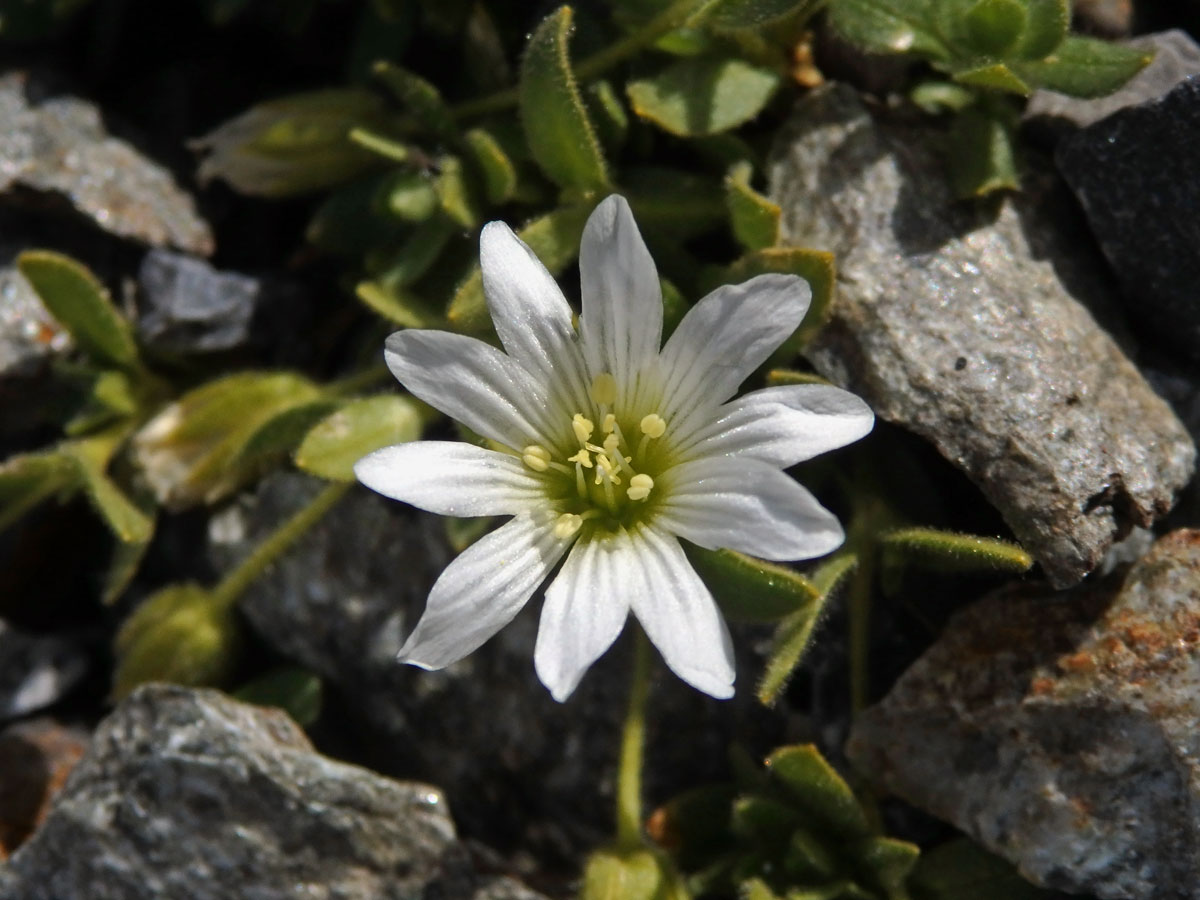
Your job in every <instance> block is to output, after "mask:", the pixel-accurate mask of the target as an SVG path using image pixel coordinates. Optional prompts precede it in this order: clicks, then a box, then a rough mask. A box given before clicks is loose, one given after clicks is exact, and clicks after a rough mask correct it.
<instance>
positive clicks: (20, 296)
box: [0, 247, 73, 434]
mask: <svg viewBox="0 0 1200 900" xmlns="http://www.w3.org/2000/svg"><path fill="white" fill-rule="evenodd" d="M15 255H16V250H15V249H14V248H10V247H4V248H2V249H0V260H2V261H3V262H4V263H5V264H4V265H2V266H0V408H2V409H3V410H4V417H3V418H4V422H3V425H2V426H0V430H3V431H4V432H5V433H8V434H14V433H18V432H21V431H26V430H29V429H32V428H36V427H37V426H38V425H40V424H43V423H44V422H46V421H47V420H48V418H49V416H48V405H47V403H46V399H47V398H46V394H47V393H48V391H47V390H46V388H47V380H46V375H47V374H48V372H49V369H50V365H51V363H52V362H53V361H54V360H55V359H58V358H60V357H62V356H63V355H64V354H66V353H67V352H68V351H69V350H70V349H71V347H72V345H73V342H72V340H71V336H70V335H69V334H68V333H67V332H66V331H65V330H63V328H62V326H61V325H59V324H58V322H57V321H55V319H54V318H53V317H52V316H51V315H50V314H49V313H48V312H46V307H44V306H43V305H42V301H41V300H40V299H39V298H38V295H37V293H35V292H34V290H33V288H32V287H31V286H30V285H29V282H28V281H26V280H25V277H24V276H23V275H22V274H21V273H20V272H19V271H17V268H16V266H14V265H11V261H12V259H13V257H15Z"/></svg>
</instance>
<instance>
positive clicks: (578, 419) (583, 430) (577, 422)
mask: <svg viewBox="0 0 1200 900" xmlns="http://www.w3.org/2000/svg"><path fill="white" fill-rule="evenodd" d="M571 428H573V429H574V430H575V438H576V439H577V440H578V441H579V443H581V444H583V443H585V442H586V441H587V440H588V438H590V437H591V436H592V432H593V431H594V430H595V428H596V426H595V425H593V424H592V420H591V419H585V418H584V417H583V413H575V418H573V419H572V420H571Z"/></svg>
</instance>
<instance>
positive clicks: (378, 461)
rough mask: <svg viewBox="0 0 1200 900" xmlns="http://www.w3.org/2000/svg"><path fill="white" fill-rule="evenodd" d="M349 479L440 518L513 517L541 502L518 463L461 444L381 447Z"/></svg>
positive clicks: (537, 486)
mask: <svg viewBox="0 0 1200 900" xmlns="http://www.w3.org/2000/svg"><path fill="white" fill-rule="evenodd" d="M354 474H355V475H356V476H358V480H359V481H361V482H362V483H363V484H365V485H366V486H367V487H369V488H370V489H371V490H373V491H378V492H379V493H381V494H383V495H384V496H385V497H391V498H392V499H393V500H403V501H404V502H405V503H411V504H412V505H413V506H418V507H420V508H421V509H425V510H428V511H429V512H432V513H437V514H438V515H442V516H502V515H516V514H517V513H519V512H522V511H524V510H526V509H530V508H532V507H533V506H536V505H537V504H539V503H543V502H545V496H546V493H545V488H544V486H543V484H542V481H541V479H539V478H538V477H537V476H536V475H535V474H534V473H533V472H531V471H530V470H529V469H528V468H526V466H525V465H524V464H523V463H522V462H521V461H520V460H519V459H515V458H514V457H511V456H508V455H506V454H504V453H497V452H496V451H495V450H485V449H483V448H482V447H476V446H475V445H474V444H468V443H465V442H463V441H416V442H414V443H411V444H396V445H395V446H392V447H383V448H382V449H379V450H376V451H375V452H373V453H369V454H367V455H366V456H364V457H363V458H362V459H360V460H359V461H358V462H357V463H355V464H354Z"/></svg>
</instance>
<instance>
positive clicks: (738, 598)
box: [686, 545, 821, 622]
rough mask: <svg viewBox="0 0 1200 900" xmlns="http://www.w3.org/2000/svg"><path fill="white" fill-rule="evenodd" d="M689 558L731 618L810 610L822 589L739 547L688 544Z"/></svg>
mask: <svg viewBox="0 0 1200 900" xmlns="http://www.w3.org/2000/svg"><path fill="white" fill-rule="evenodd" d="M686 552H687V557H688V560H689V561H690V562H691V564H692V567H693V568H695V570H696V571H697V572H699V573H700V577H701V578H703V579H704V583H705V585H707V586H708V589H709V590H710V591H712V594H713V596H714V597H715V598H716V600H717V602H718V603H719V604H720V605H721V610H722V611H723V612H724V613H725V614H726V615H727V616H729V617H730V618H732V619H735V620H739V621H745V622H778V621H780V620H781V619H784V618H786V617H788V616H790V615H792V614H794V613H797V612H800V611H803V610H808V609H809V608H810V607H812V606H814V605H815V604H817V603H818V602H819V601H820V599H821V594H820V592H819V591H818V590H817V589H816V587H814V586H813V584H812V582H810V581H809V580H808V579H807V578H805V577H804V576H803V575H801V574H799V573H798V572H796V571H795V570H793V569H789V568H787V567H786V566H781V565H777V564H775V563H770V562H766V561H764V560H761V559H754V558H753V557H751V556H747V555H746V554H744V553H738V552H737V551H736V550H705V549H704V548H702V547H696V546H694V545H688V546H687V548H686Z"/></svg>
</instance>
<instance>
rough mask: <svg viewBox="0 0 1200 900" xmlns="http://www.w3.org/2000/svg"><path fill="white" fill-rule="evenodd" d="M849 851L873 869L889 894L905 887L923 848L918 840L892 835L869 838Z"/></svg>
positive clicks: (873, 878) (875, 878) (874, 877)
mask: <svg viewBox="0 0 1200 900" xmlns="http://www.w3.org/2000/svg"><path fill="white" fill-rule="evenodd" d="M848 852H849V853H850V855H852V856H853V857H855V859H856V860H857V861H858V864H859V866H861V867H862V868H863V869H865V870H866V871H867V872H868V873H870V875H871V881H873V882H874V884H875V886H876V887H878V888H880V889H881V890H883V891H884V892H886V893H887V894H888V895H889V896H892V894H893V892H896V891H900V890H903V888H904V882H905V881H907V880H908V876H909V874H910V873H911V872H912V870H913V867H914V866H915V865H916V864H917V860H918V859H919V858H920V856H921V848H920V847H918V846H917V845H916V844H912V843H909V842H908V841H901V840H897V839H896V838H889V837H869V838H865V839H863V840H861V841H858V842H857V843H855V844H854V845H852V846H851V847H849V848H848ZM901 896H903V895H901Z"/></svg>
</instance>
